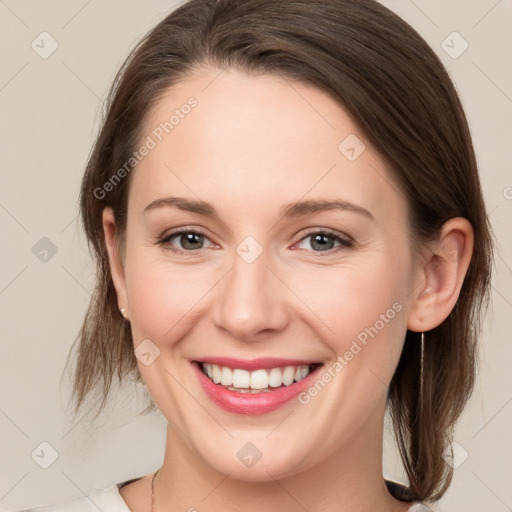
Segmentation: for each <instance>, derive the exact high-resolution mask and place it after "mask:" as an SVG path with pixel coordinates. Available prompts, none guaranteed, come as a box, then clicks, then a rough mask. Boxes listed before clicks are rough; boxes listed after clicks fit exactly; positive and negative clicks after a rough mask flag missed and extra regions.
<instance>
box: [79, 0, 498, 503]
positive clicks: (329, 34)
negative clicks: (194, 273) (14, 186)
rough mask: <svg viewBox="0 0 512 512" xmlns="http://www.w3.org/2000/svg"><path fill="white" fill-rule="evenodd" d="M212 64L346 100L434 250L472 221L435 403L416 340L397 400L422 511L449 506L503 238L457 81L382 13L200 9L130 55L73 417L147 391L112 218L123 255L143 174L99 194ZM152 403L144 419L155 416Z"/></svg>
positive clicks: (214, 5) (90, 209) (342, 5)
mask: <svg viewBox="0 0 512 512" xmlns="http://www.w3.org/2000/svg"><path fill="white" fill-rule="evenodd" d="M205 64H206V65H213V66H215V67H217V68H219V69H224V68H234V69H237V70H241V71H245V72H247V73H269V74H277V75H280V76H282V77H286V78H289V79H292V80H297V81H300V82H303V83H306V84H310V85H313V86H314V87H316V88H318V89H320V90H322V91H324V92H326V93H327V94H329V95H330V96H331V97H333V98H334V99H335V100H336V101H338V102H339V104H340V106H341V107H342V108H344V109H345V110H346V111H347V112H348V113H349V114H350V115H351V117H352V119H353V120H354V122H355V123H357V125H358V126H359V128H360V130H361V132H362V133H363V134H364V135H365V137H367V139H368V141H369V142H370V143H371V144H373V146H374V148H376V149H377V151H378V152H379V153H380V155H381V157H382V158H383V159H384V161H385V162H386V163H387V165H388V167H389V169H390V170H391V172H392V174H393V177H394V179H395V181H396V183H397V184H398V186H399V187H400V189H401V190H402V193H403V194H404V196H405V198H406V200H407V203H408V213H409V217H410V226H411V228H410V229H411V233H412V235H413V237H414V239H415V240H419V241H422V242H426V241H430V240H433V239H435V238H436V236H437V235H438V234H439V230H440V228H441V226H442V225H443V224H444V223H445V222H446V221H448V220H449V219H451V218H453V217H459V216H460V217H465V218H466V219H468V220H469V221H470V222H471V224H472V226H473V229H474V236H475V245H474V253H473V257H472V260H471V263H470V266H469V269H468V272H467V274H466V278H465V280H464V283H463V285H462V289H461V292H460V297H459V299H458V302H457V304H456V306H455V308H454V309H453V311H452V312H451V313H450V315H449V316H448V318H447V319H446V320H445V321H444V322H443V323H442V324H441V325H439V326H438V327H437V328H435V329H433V330H432V331H430V332H428V333H426V335H425V354H424V381H423V400H422V401H421V402H420V400H419V385H420V381H419V375H420V366H419V365H420V343H419V334H418V333H415V332H410V331H408V332H407V335H406V340H405V344H404V348H403V352H402V355H401V358H400V361H399V363H398V367H397V369H396V372H395V374H394V376H393V379H392V381H391V385H390V388H389V394H388V405H389V409H390V412H391V416H392V419H393V425H394V430H395V434H396V438H397V441H398V446H399V449H400V453H401V457H402V460H403V463H404V466H405V470H406V472H407V475H408V478H409V481H410V498H411V499H413V498H414V499H422V500H423V499H433V500H435V499H438V498H440V497H441V496H442V495H443V493H444V492H445V491H446V489H447V487H448V485H449V483H450V480H451V476H452V469H451V467H450V466H449V465H448V464H446V463H445V461H444V459H443V457H442V452H443V450H444V449H445V448H446V446H447V444H448V443H449V441H450V440H451V436H452V432H453V426H454V423H455V421H456V420H457V419H458V417H459V416H460V414H461V412H462V410H463V408H464V406H465V404H466V401H467V399H468V398H469V396H470V394H471V391H472V389H473V385H474V380H475V360H476V342H477V335H478V333H479V330H480V321H481V318H482V314H483V305H484V304H485V303H486V301H487V299H488V292H489V281H490V272H491V253H492V238H491V232H490V228H489V223H488V218H487V214H486V210H485V205H484V202H483V198H482V192H481V188H480V183H479V177H478V170H477V164H476V159H475V154H474V150H473V146H472V142H471V136H470V132H469V129H468V123H467V120H466V117H465V114H464V111H463V108H462V106H461V103H460V100H459V98H458V96H457V93H456V91H455V88H454V86H453V84H452V82H451V80H450V78H449V76H448V73H447V72H446V70H445V68H444V67H443V65H442V63H441V61H440V60H439V59H438V57H437V56H436V54H435V53H434V52H433V51H432V49H431V48H430V47H429V46H428V45H427V44H426V43H425V41H424V40H423V39H422V38H421V37H420V36H419V35H418V33H417V32H416V31H415V30H413V29H412V28H411V27H410V26H409V25H408V24H407V23H406V22H404V21H403V20H402V19H400V18H399V17H398V16H397V15H395V14H394V13H393V12H391V11H390V10H388V9H386V8H385V7H383V6H381V5H380V4H379V3H377V2H376V1H374V0H307V1H305V0H191V1H188V2H186V3H184V4H183V5H181V6H180V7H179V8H178V9H176V10H175V11H173V12H172V13H171V14H170V15H168V16H167V17H166V18H165V19H164V20H163V21H161V22H160V23H159V24H158V25H157V26H156V27H154V28H153V29H152V30H151V31H150V32H149V33H148V34H147V35H146V36H145V37H144V38H143V40H141V41H140V42H139V44H138V45H137V46H136V48H135V49H134V50H133V51H132V52H131V54H130V55H129V57H128V58H127V60H126V61H125V63H124V64H123V66H122V67H121V69H120V71H119V72H118V74H117V76H116V78H115V80H114V83H113V85H112V88H111V90H110V93H109V96H108V99H107V102H106V109H105V115H104V119H103V124H102V128H101V130H100V132H99V135H98V137H97V140H96V142H95V144H94V147H93V150H92V152H91V155H90V157H89V161H88V163H87V168H86V171H85V175H84V178H83V182H82V188H81V195H80V209H81V215H82V220H83V225H84V228H85V232H86V235H87V238H88V241H89V244H90V247H91V248H92V251H93V256H94V257H95V259H96V262H97V273H98V276H97V285H96V288H95V291H94V295H93V298H92V300H91V302H90V305H89V309H88V311H87V314H86V316H85V319H84V323H83V326H82V328H81V331H80V334H79V337H78V339H77V346H76V348H77V354H76V367H75V371H74V383H73V398H74V403H75V413H76V412H77V411H78V410H79V409H80V408H81V406H82V405H83V403H84V401H85V398H86V397H87V396H88V395H89V394H90V393H91V392H95V394H96V395H97V396H98V397H99V398H101V404H100V407H99V410H98V413H99V412H100V411H101V410H102V409H103V407H104V405H105V402H106V399H107V396H108V395H109V391H110V389H111V387H112V384H113V379H114V376H115V375H116V374H117V377H118V380H119V382H122V381H123V380H124V379H126V378H127V377H129V376H132V377H133V378H134V379H135V381H136V382H141V380H142V379H141V375H140V372H139V369H138V366H137V362H136V358H135V355H134V349H133V340H132V337H131V331H130V326H129V323H128V322H126V321H125V320H124V319H123V318H122V317H121V315H120V314H119V311H118V303H117V298H116V292H115V288H114V285H113V282H112V277H111V274H110V268H109V262H108V257H107V250H106V246H105V240H104V233H103V229H102V211H103V209H104V208H105V207H106V206H110V207H112V208H113V210H114V213H115V216H116V223H117V236H118V237H119V239H120V241H121V243H122V240H123V235H124V232H125V228H126V213H127V211H126V210H127V197H128V192H129V184H130V181H131V180H130V176H131V175H128V176H127V177H126V178H124V179H123V180H120V181H119V183H116V186H114V187H112V190H109V192H108V193H106V194H102V195H103V196H104V197H101V198H98V194H95V192H94V191H96V190H99V189H101V188H102V187H103V186H104V184H105V183H106V182H108V181H109V180H110V179H112V176H113V174H114V173H115V172H116V170H118V169H119V168H121V167H122V166H123V165H124V164H125V163H126V162H127V161H128V160H129V158H130V156H131V155H132V153H133V152H134V150H135V149H136V148H137V147H138V144H140V140H141V137H142V134H143V130H144V123H145V121H146V120H147V116H148V113H149V112H150V111H151V109H152V108H153V107H154V106H155V105H156V104H157V103H158V101H159V99H160V98H162V96H163V95H164V94H165V92H166V91H167V90H168V89H169V88H170V87H172V86H173V85H174V84H176V83H177V82H178V81H179V80H182V79H183V78H186V77H187V76H188V75H190V74H191V73H192V72H193V71H194V70H196V69H198V67H199V66H202V65H205ZM149 402H150V405H149V409H146V411H144V412H148V411H152V410H154V409H155V404H154V403H153V402H152V400H151V399H150V398H149ZM420 418H421V420H420Z"/></svg>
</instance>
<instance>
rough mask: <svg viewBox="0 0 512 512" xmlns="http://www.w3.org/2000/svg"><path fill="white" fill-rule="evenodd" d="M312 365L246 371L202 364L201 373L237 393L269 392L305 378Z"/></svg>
mask: <svg viewBox="0 0 512 512" xmlns="http://www.w3.org/2000/svg"><path fill="white" fill-rule="evenodd" d="M313 367H314V365H300V366H285V367H281V368H271V369H263V368H261V369H258V370H254V371H247V370H243V369H241V368H229V367H228V366H220V365H217V364H212V363H202V364H201V369H202V370H203V373H204V374H205V375H206V376H207V377H208V378H209V379H210V380H211V381H212V382H214V383H215V384H220V385H221V386H225V387H226V388H227V389H229V390H231V391H236V392H239V393H251V392H261V390H265V391H267V392H269V391H271V389H269V388H279V387H282V386H290V385H292V384H293V383H294V382H299V381H301V380H302V379H304V378H305V377H307V376H308V375H309V374H310V373H311V371H312V370H313Z"/></svg>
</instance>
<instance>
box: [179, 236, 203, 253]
mask: <svg viewBox="0 0 512 512" xmlns="http://www.w3.org/2000/svg"><path fill="white" fill-rule="evenodd" d="M202 236H203V235H200V234H199V233H187V234H186V235H183V237H185V243H184V244H182V247H183V248H185V249H186V248H188V249H197V247H187V245H188V244H189V243H190V244H194V243H196V244H197V243H199V242H200V241H201V238H202ZM183 237H182V240H183ZM194 239H195V240H194ZM197 239H199V240H197Z"/></svg>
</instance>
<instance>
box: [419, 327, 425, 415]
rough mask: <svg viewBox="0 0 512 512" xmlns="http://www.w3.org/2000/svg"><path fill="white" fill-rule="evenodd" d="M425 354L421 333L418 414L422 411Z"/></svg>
mask: <svg viewBox="0 0 512 512" xmlns="http://www.w3.org/2000/svg"><path fill="white" fill-rule="evenodd" d="M424 353H425V333H424V332H422V333H421V359H420V414H421V411H422V410H423V357H424Z"/></svg>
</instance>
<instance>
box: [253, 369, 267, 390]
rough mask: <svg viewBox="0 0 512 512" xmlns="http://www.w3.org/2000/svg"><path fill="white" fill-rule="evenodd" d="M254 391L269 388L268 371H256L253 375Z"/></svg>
mask: <svg viewBox="0 0 512 512" xmlns="http://www.w3.org/2000/svg"><path fill="white" fill-rule="evenodd" d="M250 387H251V388H252V389H265V388H268V373H267V370H256V371H255V372H252V373H251V385H250Z"/></svg>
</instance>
